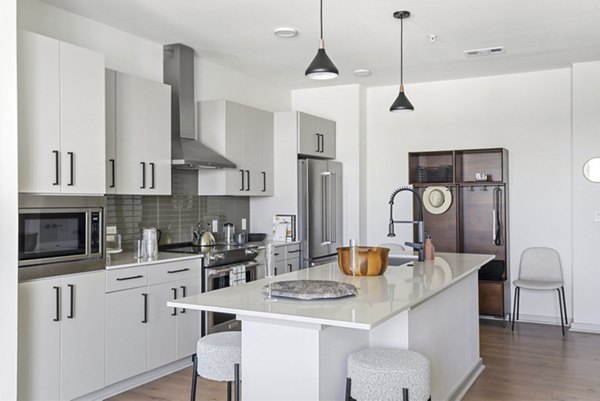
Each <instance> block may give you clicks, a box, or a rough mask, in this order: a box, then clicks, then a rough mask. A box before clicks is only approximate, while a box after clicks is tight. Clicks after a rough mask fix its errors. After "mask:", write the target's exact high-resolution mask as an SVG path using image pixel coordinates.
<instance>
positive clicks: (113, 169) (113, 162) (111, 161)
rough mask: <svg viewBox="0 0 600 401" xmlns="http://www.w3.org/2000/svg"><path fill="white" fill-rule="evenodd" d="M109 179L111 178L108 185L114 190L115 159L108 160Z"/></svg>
mask: <svg viewBox="0 0 600 401" xmlns="http://www.w3.org/2000/svg"><path fill="white" fill-rule="evenodd" d="M110 177H111V182H112V183H111V184H110V188H114V187H115V159H110Z"/></svg>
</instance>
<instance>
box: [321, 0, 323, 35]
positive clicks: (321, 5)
mask: <svg viewBox="0 0 600 401" xmlns="http://www.w3.org/2000/svg"><path fill="white" fill-rule="evenodd" d="M321 40H323V0H321Z"/></svg>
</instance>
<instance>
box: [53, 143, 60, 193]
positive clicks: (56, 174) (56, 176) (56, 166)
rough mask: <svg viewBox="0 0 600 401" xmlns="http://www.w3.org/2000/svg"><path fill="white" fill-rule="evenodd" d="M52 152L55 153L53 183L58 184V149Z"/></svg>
mask: <svg viewBox="0 0 600 401" xmlns="http://www.w3.org/2000/svg"><path fill="white" fill-rule="evenodd" d="M52 153H54V182H53V183H52V185H58V182H59V181H58V158H59V157H58V156H59V153H58V150H53V151H52Z"/></svg>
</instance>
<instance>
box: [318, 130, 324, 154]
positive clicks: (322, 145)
mask: <svg viewBox="0 0 600 401" xmlns="http://www.w3.org/2000/svg"><path fill="white" fill-rule="evenodd" d="M317 135H319V139H320V141H319V142H320V143H321V145H320V146H319V153H323V152H324V151H325V136H324V135H323V134H317Z"/></svg>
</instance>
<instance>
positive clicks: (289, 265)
mask: <svg viewBox="0 0 600 401" xmlns="http://www.w3.org/2000/svg"><path fill="white" fill-rule="evenodd" d="M288 268H289V270H290V273H291V272H292V264H291V263H288Z"/></svg>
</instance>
